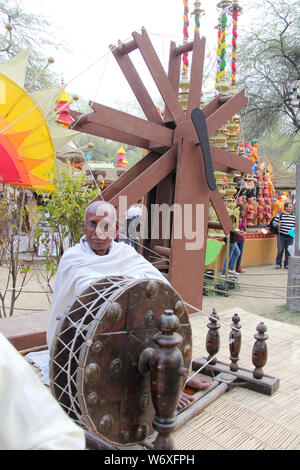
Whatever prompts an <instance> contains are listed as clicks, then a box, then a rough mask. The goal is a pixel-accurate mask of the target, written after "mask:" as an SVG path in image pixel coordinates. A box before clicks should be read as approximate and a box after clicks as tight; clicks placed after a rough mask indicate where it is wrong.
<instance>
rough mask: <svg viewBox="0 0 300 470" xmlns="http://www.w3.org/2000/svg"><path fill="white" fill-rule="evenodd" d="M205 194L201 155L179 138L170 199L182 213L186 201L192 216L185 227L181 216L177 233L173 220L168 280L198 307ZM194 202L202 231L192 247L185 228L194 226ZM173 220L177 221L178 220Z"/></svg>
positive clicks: (204, 228)
mask: <svg viewBox="0 0 300 470" xmlns="http://www.w3.org/2000/svg"><path fill="white" fill-rule="evenodd" d="M200 151H201V149H200ZM209 194H210V192H209V190H208V186H207V183H206V178H205V172H204V163H203V159H201V158H199V153H198V149H197V146H196V145H195V143H194V142H192V141H191V140H189V139H183V141H179V142H178V163H177V170H176V187H175V197H174V203H175V204H178V205H179V206H180V207H181V208H182V214H183V215H184V213H185V211H186V209H187V208H188V207H187V205H189V206H190V207H189V208H192V210H193V212H192V217H191V219H192V220H189V221H188V223H189V227H187V226H185V227H184V225H186V224H185V223H184V220H182V236H181V237H180V236H179V234H178V233H177V234H176V233H175V230H174V223H173V232H172V239H171V253H170V268H169V280H170V282H171V284H172V286H173V287H174V288H175V289H176V290H177V291H178V292H179V294H180V295H181V296H182V298H184V300H185V301H186V302H187V303H189V304H190V305H193V306H194V307H196V308H198V309H201V308H202V288H201V286H202V285H203V279H204V265H205V252H206V243H205V240H206V236H207V223H208V208H209ZM197 205H198V208H199V207H202V210H203V220H202V219H201V230H203V233H201V232H200V230H199V233H197V236H198V237H199V238H198V243H199V246H196V245H195V246H194V247H193V246H191V243H193V242H195V241H196V240H195V239H194V240H191V239H189V237H190V235H191V234H189V233H188V230H194V231H195V229H196V230H197V228H196V226H195V220H196V218H195V212H196V208H197ZM176 223H177V224H179V223H180V221H177V222H176ZM187 229H188V230H187ZM201 241H202V245H201ZM193 248H195V249H193ZM199 286H200V287H199Z"/></svg>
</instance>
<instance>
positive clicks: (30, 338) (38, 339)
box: [7, 331, 47, 351]
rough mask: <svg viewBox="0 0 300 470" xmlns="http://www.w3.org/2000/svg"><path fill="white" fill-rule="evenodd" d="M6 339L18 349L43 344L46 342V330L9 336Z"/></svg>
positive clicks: (21, 349) (22, 349)
mask: <svg viewBox="0 0 300 470" xmlns="http://www.w3.org/2000/svg"><path fill="white" fill-rule="evenodd" d="M7 339H8V341H10V343H11V344H12V345H13V346H14V347H15V348H16V349H17V350H18V351H24V350H25V349H31V348H36V347H38V346H45V345H46V344H47V339H46V331H39V332H36V333H29V334H23V335H18V336H9V337H7Z"/></svg>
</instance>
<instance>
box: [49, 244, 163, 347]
mask: <svg viewBox="0 0 300 470" xmlns="http://www.w3.org/2000/svg"><path fill="white" fill-rule="evenodd" d="M107 276H128V277H132V278H134V279H145V278H146V279H147V278H148V279H158V280H161V281H164V282H166V283H168V281H167V280H166V278H165V277H164V276H163V275H162V274H161V273H160V271H158V269H156V268H155V267H154V266H153V265H152V264H151V263H149V262H148V261H147V260H146V259H145V258H144V257H143V256H141V255H139V254H138V253H137V252H136V250H135V249H134V248H132V247H131V246H130V245H127V244H126V243H116V242H114V241H112V244H111V246H110V249H109V252H108V253H107V255H104V256H99V255H97V254H96V253H95V252H94V251H93V250H92V248H91V247H90V245H89V244H88V241H87V240H86V237H85V236H83V237H82V238H81V240H80V243H79V244H77V245H75V246H74V247H72V248H69V249H68V250H66V251H65V253H64V254H63V256H62V258H61V261H60V263H59V267H58V271H57V273H56V277H55V285H54V291H53V300H52V307H51V314H50V318H49V324H48V331H47V343H48V346H49V347H50V345H51V343H52V340H53V337H54V335H55V330H56V327H57V323H58V320H57V319H56V317H57V316H58V315H62V314H64V313H67V312H68V310H69V309H70V307H71V306H72V304H73V303H74V301H75V299H76V297H78V296H79V295H80V294H81V293H82V292H83V291H84V290H85V289H87V288H88V287H89V286H90V285H91V284H92V283H93V282H95V281H98V280H99V279H101V278H104V277H107Z"/></svg>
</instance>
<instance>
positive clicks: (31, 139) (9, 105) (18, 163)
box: [0, 73, 56, 190]
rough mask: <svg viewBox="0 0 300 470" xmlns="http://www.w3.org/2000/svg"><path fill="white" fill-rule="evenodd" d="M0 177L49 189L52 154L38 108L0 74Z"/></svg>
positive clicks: (46, 131)
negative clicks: (0, 96) (1, 92)
mask: <svg viewBox="0 0 300 470" xmlns="http://www.w3.org/2000/svg"><path fill="white" fill-rule="evenodd" d="M0 82H1V83H2V84H3V86H4V90H5V99H3V100H0V178H1V181H2V182H3V183H10V184H12V185H17V186H23V187H26V188H29V189H37V188H39V189H43V190H52V189H53V186H52V184H51V181H52V179H53V177H54V176H55V171H56V170H55V168H56V165H55V153H54V148H53V145H52V140H51V135H50V132H49V129H48V126H47V123H46V121H45V118H44V116H43V115H42V113H41V111H40V109H39V108H38V106H37V105H36V104H35V102H34V101H33V100H32V98H31V97H30V96H29V95H28V94H27V93H26V91H25V90H24V89H23V88H21V87H20V86H19V85H17V84H16V83H15V82H13V81H12V80H11V79H9V78H8V77H6V76H5V75H3V74H1V73H0Z"/></svg>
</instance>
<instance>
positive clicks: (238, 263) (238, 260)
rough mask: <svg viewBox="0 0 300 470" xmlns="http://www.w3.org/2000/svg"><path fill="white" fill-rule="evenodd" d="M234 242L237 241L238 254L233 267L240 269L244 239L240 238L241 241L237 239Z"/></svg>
mask: <svg viewBox="0 0 300 470" xmlns="http://www.w3.org/2000/svg"><path fill="white" fill-rule="evenodd" d="M236 243H237V246H238V247H239V250H240V256H239V257H238V259H237V262H236V267H235V269H241V261H242V256H243V251H244V244H245V241H244V240H241V241H238V242H236Z"/></svg>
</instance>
